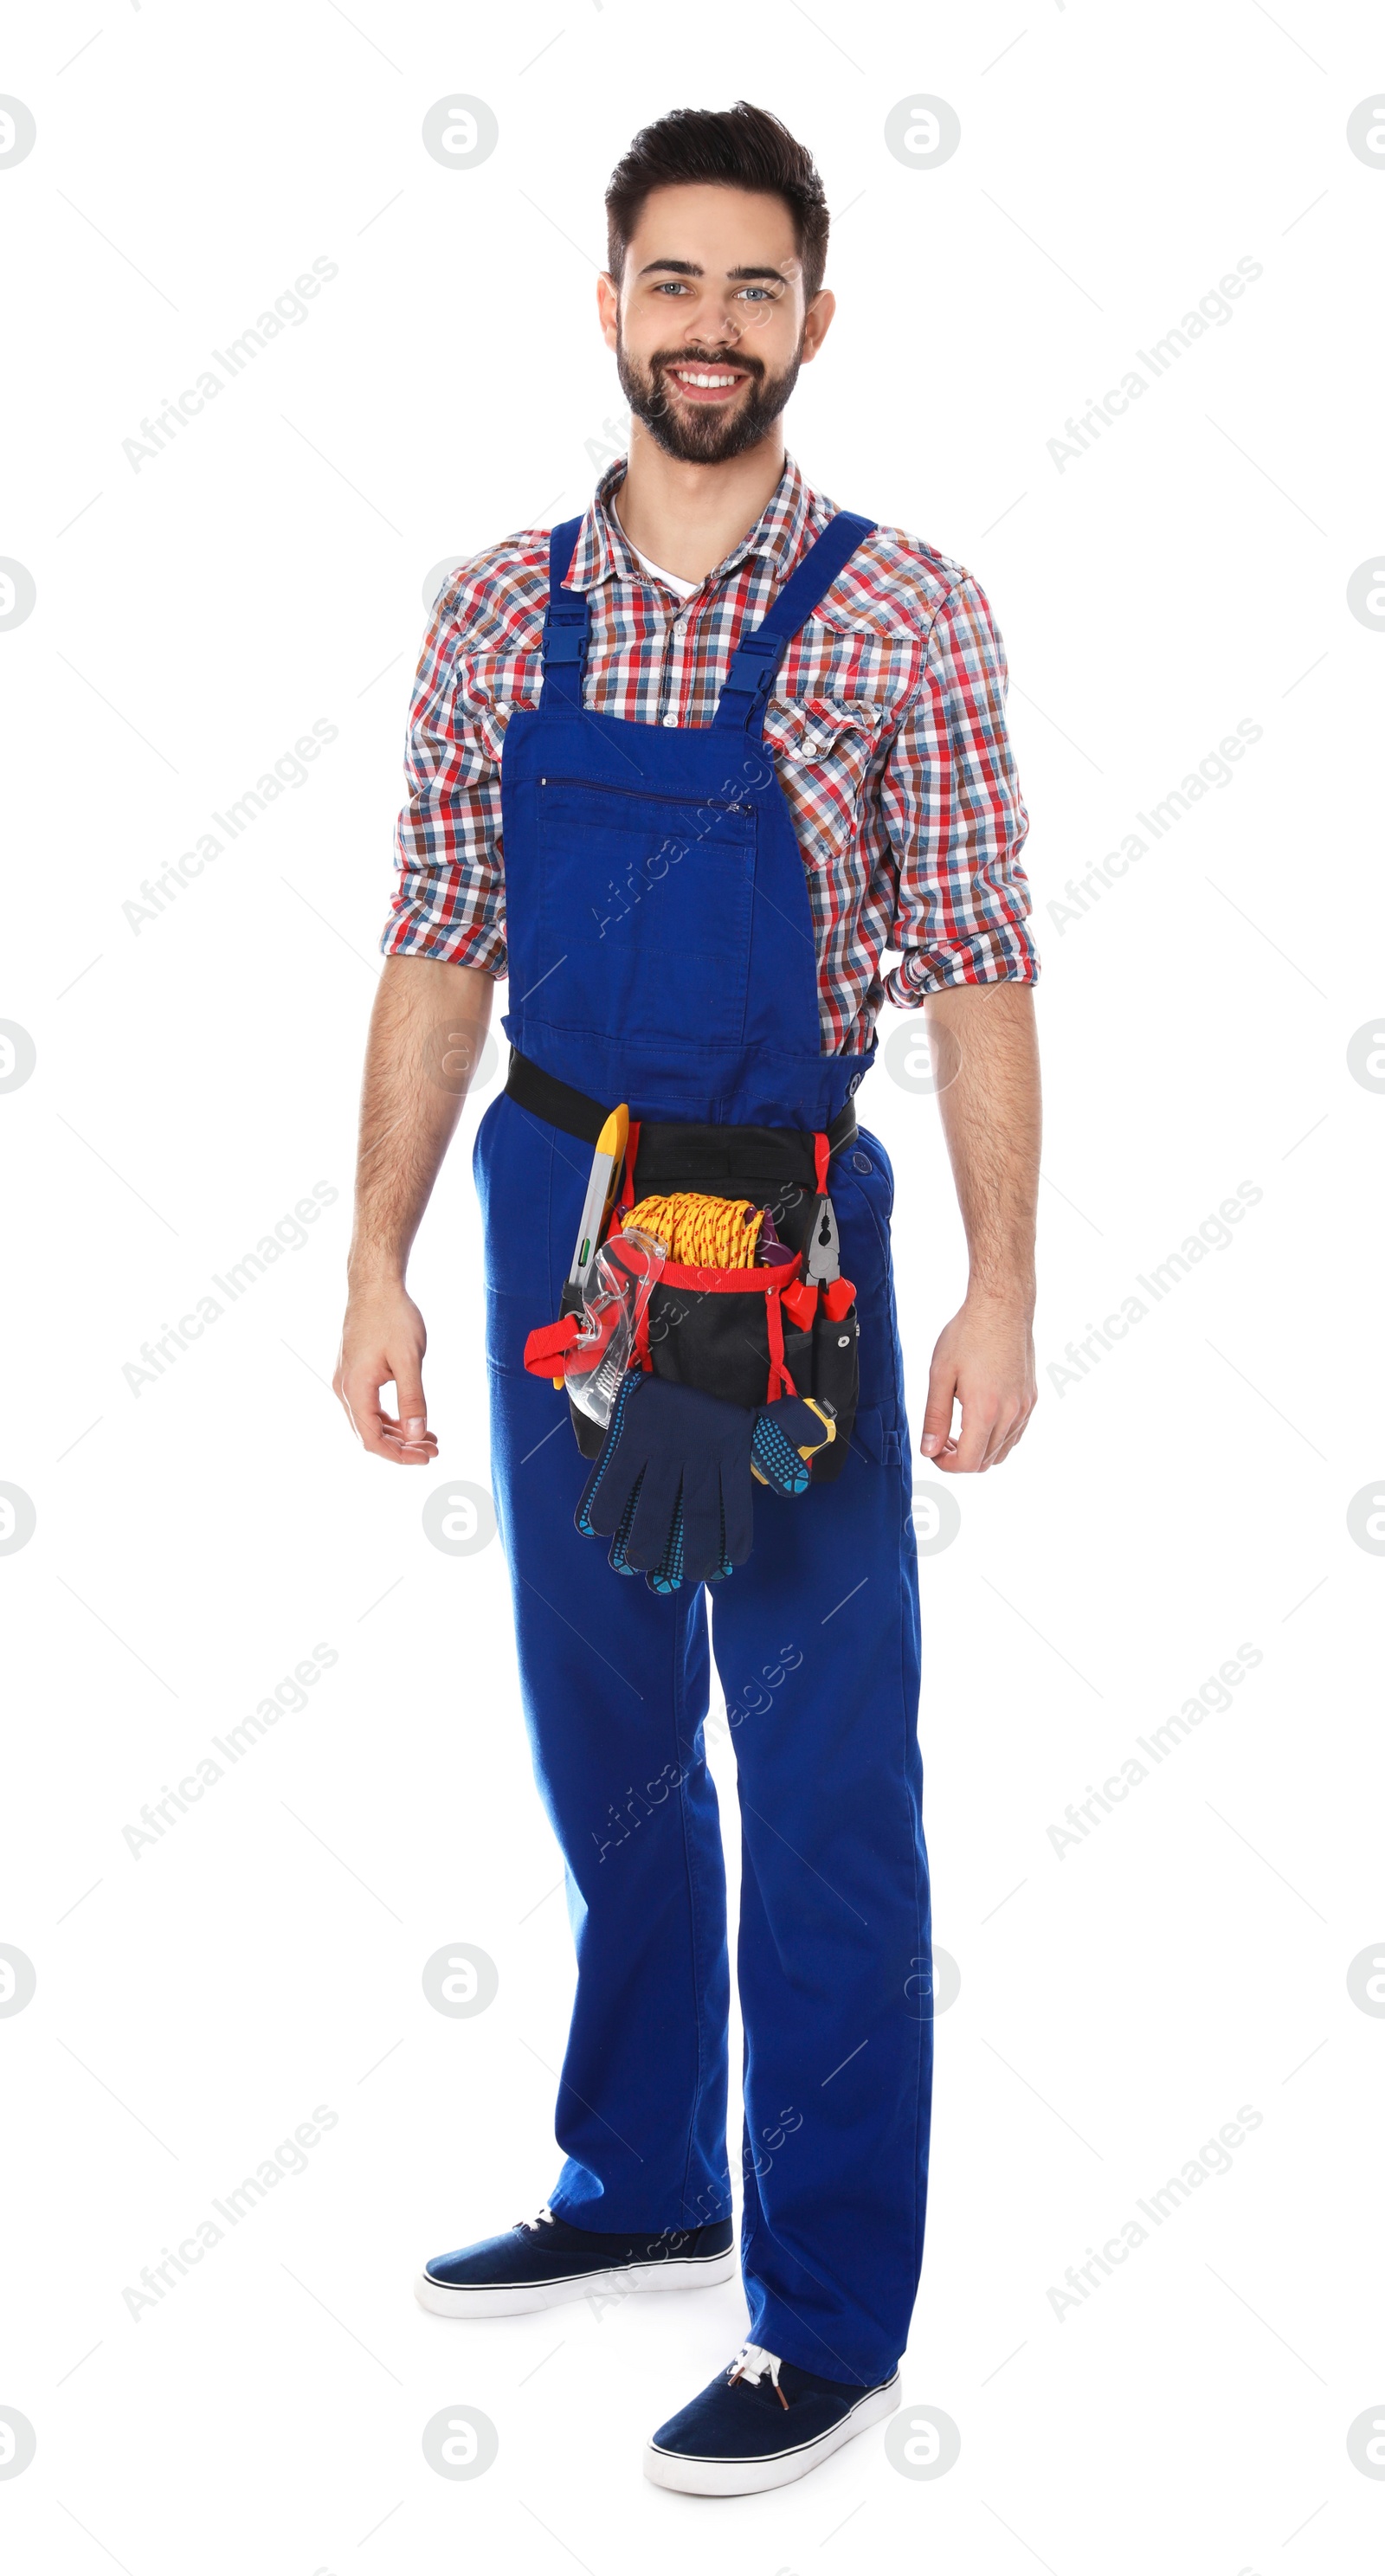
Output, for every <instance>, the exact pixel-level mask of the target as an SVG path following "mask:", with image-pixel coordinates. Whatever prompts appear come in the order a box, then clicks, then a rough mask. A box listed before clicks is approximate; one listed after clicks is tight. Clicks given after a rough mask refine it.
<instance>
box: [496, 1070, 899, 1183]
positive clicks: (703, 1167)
mask: <svg viewBox="0 0 1385 2576" xmlns="http://www.w3.org/2000/svg"><path fill="white" fill-rule="evenodd" d="M505 1088H506V1090H507V1091H508V1093H509V1095H510V1098H511V1099H512V1100H515V1101H517V1102H518V1103H519V1106H520V1108H521V1109H528V1110H531V1111H532V1113H533V1115H534V1116H535V1118H543V1119H546V1121H547V1123H548V1125H549V1126H550V1127H561V1129H562V1131H563V1133H564V1135H565V1136H580V1138H581V1140H582V1142H583V1144H584V1145H590V1146H591V1147H592V1149H593V1151H595V1147H596V1141H597V1138H598V1137H599V1135H600V1133H601V1130H602V1128H603V1127H604V1125H605V1123H606V1120H607V1119H608V1118H609V1116H610V1114H611V1105H610V1104H609V1103H608V1104H606V1105H605V1106H603V1104H602V1103H601V1102H600V1101H599V1100H589V1099H588V1097H587V1094H586V1093H585V1091H574V1090H573V1087H572V1085H571V1083H570V1082H559V1081H557V1080H556V1079H555V1077H554V1076H553V1075H552V1074H551V1073H545V1072H544V1070H543V1068H542V1066H541V1065H537V1064H535V1063H534V1062H533V1061H532V1059H531V1058H530V1057H529V1056H527V1055H521V1054H520V1052H519V1050H518V1048H517V1047H512V1048H511V1049H510V1070H509V1073H508V1075H507V1076H506V1081H505ZM855 1135H856V1103H855V1101H854V1100H848V1102H847V1104H846V1107H845V1109H843V1110H842V1111H840V1113H839V1114H838V1116H837V1117H836V1118H834V1119H833V1121H832V1124H831V1126H830V1127H829V1128H828V1130H827V1142H828V1146H829V1149H830V1151H831V1152H832V1153H834V1154H839V1153H840V1152H841V1150H842V1148H843V1146H844V1145H849V1144H851V1143H852V1142H853V1140H854V1138H855ZM762 1180H769V1181H796V1182H797V1183H798V1184H799V1186H800V1187H801V1188H804V1189H811V1188H812V1187H813V1138H812V1132H811V1130H810V1129H809V1128H806V1127H694V1126H672V1125H663V1124H659V1123H657V1122H655V1121H653V1120H648V1119H647V1120H646V1121H645V1122H644V1124H643V1125H642V1126H641V1128H640V1146H639V1157H638V1161H637V1164H636V1168H635V1173H634V1181H635V1190H636V1194H637V1196H638V1197H640V1198H647V1197H649V1196H651V1195H652V1194H653V1193H654V1192H655V1191H662V1190H665V1189H679V1190H704V1189H705V1190H707V1191H708V1192H710V1194H711V1195H712V1196H713V1197H716V1198H720V1197H732V1198H740V1197H743V1196H745V1197H749V1196H751V1195H753V1193H751V1192H750V1191H749V1190H745V1191H743V1190H742V1188H741V1186H740V1185H741V1183H742V1182H743V1181H745V1182H749V1181H762ZM722 1181H727V1182H731V1181H734V1182H735V1183H736V1187H735V1189H734V1190H728V1191H723V1190H721V1189H720V1188H719V1187H718V1184H719V1183H720V1182H722Z"/></svg>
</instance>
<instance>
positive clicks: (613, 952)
mask: <svg viewBox="0 0 1385 2576" xmlns="http://www.w3.org/2000/svg"><path fill="white" fill-rule="evenodd" d="M537 799H538V859H539V901H538V908H537V909H538V920H539V928H540V947H541V951H542V954H541V957H540V960H539V963H540V968H541V973H540V977H539V980H538V982H537V983H535V985H534V986H533V987H532V990H531V995H530V996H529V997H527V1001H526V1007H527V1009H528V1011H529V1015H530V1016H531V1017H532V1018H535V1019H540V1020H544V1021H546V1022H547V1023H548V1025H549V1026H550V1027H552V1028H560V1029H564V1030H570V1031H572V1032H574V1033H576V1034H596V1035H601V1036H611V1035H616V1034H622V1035H625V1036H627V1037H636V1038H640V1039H646V1040H654V1041H656V1042H657V1043H658V1044H659V1045H661V1046H662V1047H664V1048H666V1049H674V1048H676V1049H678V1050H680V1051H682V1052H696V1051H697V1050H698V1049H700V1048H701V1047H702V1046H703V1045H705V1044H707V1043H710V1044H712V1045H736V1044H738V1043H739V1042H740V1039H741V1036H742V1032H743V1028H744V1023H745V1006H746V989H747V980H748V975H749V965H750V927H751V911H752V900H753V896H754V889H755V848H756V837H755V809H754V807H753V805H751V804H750V803H749V802H748V801H744V802H739V801H737V800H735V798H734V797H732V798H726V797H724V796H721V795H715V796H707V797H698V796H697V795H687V796H681V795H673V794H663V793H658V794H655V793H653V792H651V791H645V790H643V789H640V788H633V787H632V788H624V787H617V786H615V785H613V784H611V783H609V782H607V781H604V780H603V781H602V782H601V783H600V784H593V783H590V782H588V781H586V780H582V779H572V778H558V777H552V776H548V777H541V778H540V779H539V781H538V786H537ZM671 978H676V981H677V986H678V995H679V1003H678V1011H677V1014H676V1018H677V1020H678V1021H681V1022H682V1024H683V1027H684V1029H691V1030H696V1032H697V1035H696V1036H695V1037H694V1036H680V1035H679V1034H677V1032H676V1029H675V1027H674V1025H673V1023H674V1020H675V1014H674V1013H673V1011H672V1010H671V1008H670V1000H669V995H670V979H671ZM597 995H599V996H600V1004H599V1007H598V1005H597V1002H596V999H595V997H596V996H597Z"/></svg>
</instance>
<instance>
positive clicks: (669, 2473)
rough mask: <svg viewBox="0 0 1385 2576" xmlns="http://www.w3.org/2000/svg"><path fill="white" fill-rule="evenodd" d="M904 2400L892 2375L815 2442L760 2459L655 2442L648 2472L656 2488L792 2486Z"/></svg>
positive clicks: (734, 2492)
mask: <svg viewBox="0 0 1385 2576" xmlns="http://www.w3.org/2000/svg"><path fill="white" fill-rule="evenodd" d="M898 2404H899V2373H898V2371H896V2372H895V2375H894V2377H893V2379H887V2380H886V2381H885V2384H884V2386H883V2387H882V2388H871V2389H868V2390H867V2392H866V2394H865V2396H864V2397H862V2398H858V2400H857V2402H856V2404H855V2405H854V2406H853V2407H852V2410H851V2413H850V2414H849V2415H844V2416H843V2417H842V2420H841V2422H840V2424H834V2425H833V2426H832V2429H831V2431H830V2432H828V2433H819V2435H818V2437H817V2440H816V2441H815V2442H802V2443H800V2444H799V2446H798V2448H797V2449H796V2450H793V2451H772V2452H768V2453H766V2455H765V2456H764V2457H763V2458H762V2459H756V2460H701V2459H696V2458H692V2457H690V2456H688V2455H687V2454H685V2453H681V2452H678V2451H661V2450H660V2449H659V2446H658V2444H657V2442H651V2443H650V2445H649V2448H648V2450H647V2451H646V2452H645V2455H644V2473H645V2476H646V2477H647V2478H652V2479H653V2481H654V2484H655V2486H656V2487H674V2488H676V2489H677V2491H678V2493H679V2494H680V2495H707V2496H738V2495H760V2494H762V2493H763V2492H764V2490H765V2489H766V2488H768V2487H787V2486H791V2485H792V2484H793V2481H794V2479H795V2478H806V2477H807V2475H808V2472H809V2470H810V2469H815V2468H817V2467H818V2466H819V2465H820V2463H821V2462H822V2461H823V2460H826V2459H829V2458H830V2457H831V2454H832V2453H833V2451H839V2450H840V2449H841V2447H842V2444H843V2443H844V2442H850V2441H852V2440H854V2438H855V2436H856V2435H857V2434H858V2433H864V2432H865V2431H866V2429H867V2427H868V2426H869V2425H871V2424H879V2423H881V2422H883V2420H884V2418H885V2416H887V2415H893V2413H894V2411H895V2408H896V2407H897V2406H898Z"/></svg>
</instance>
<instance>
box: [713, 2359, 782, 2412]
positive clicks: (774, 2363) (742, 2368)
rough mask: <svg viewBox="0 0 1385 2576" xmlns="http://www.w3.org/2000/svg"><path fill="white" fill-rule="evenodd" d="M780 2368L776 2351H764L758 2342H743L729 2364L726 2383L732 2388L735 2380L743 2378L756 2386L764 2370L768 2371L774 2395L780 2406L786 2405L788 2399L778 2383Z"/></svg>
mask: <svg viewBox="0 0 1385 2576" xmlns="http://www.w3.org/2000/svg"><path fill="white" fill-rule="evenodd" d="M780 2368H781V2363H780V2360H779V2355H778V2353H777V2352H766V2351H765V2349H764V2347H763V2345H761V2344H758V2343H743V2344H742V2345H741V2348H740V2351H739V2352H738V2353H737V2355H736V2358H735V2360H734V2361H733V2362H732V2364H731V2369H730V2377H729V2379H728V2381H727V2385H728V2387H731V2388H734V2386H735V2384H736V2381H737V2380H738V2379H743V2380H745V2381H746V2383H747V2385H748V2386H749V2387H751V2388H758V2387H759V2385H760V2382H761V2380H762V2379H763V2378H764V2375H765V2372H766V2371H768V2372H769V2378H770V2386H771V2387H772V2389H773V2390H774V2393H775V2396H776V2397H777V2398H778V2400H779V2403H780V2405H781V2406H787V2405H788V2402H789V2401H788V2399H787V2397H786V2396H785V2394H784V2391H783V2389H782V2388H781V2387H780V2385H779V2372H780Z"/></svg>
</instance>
